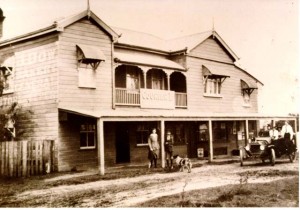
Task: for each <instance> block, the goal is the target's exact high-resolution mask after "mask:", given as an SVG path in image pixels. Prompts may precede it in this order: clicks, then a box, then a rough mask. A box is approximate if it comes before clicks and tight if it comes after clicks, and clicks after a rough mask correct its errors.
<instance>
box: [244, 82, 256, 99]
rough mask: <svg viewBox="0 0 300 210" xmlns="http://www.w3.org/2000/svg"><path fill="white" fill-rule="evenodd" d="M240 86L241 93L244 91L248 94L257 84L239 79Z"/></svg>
mask: <svg viewBox="0 0 300 210" xmlns="http://www.w3.org/2000/svg"><path fill="white" fill-rule="evenodd" d="M241 88H242V94H244V92H246V93H247V94H248V95H251V93H252V92H253V91H254V90H255V89H257V85H256V84H253V83H251V82H249V81H248V82H245V81H244V80H242V79H241Z"/></svg>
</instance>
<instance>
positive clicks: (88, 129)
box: [80, 124, 96, 149]
mask: <svg viewBox="0 0 300 210" xmlns="http://www.w3.org/2000/svg"><path fill="white" fill-rule="evenodd" d="M95 148H96V125H95V124H81V126H80V149H95Z"/></svg>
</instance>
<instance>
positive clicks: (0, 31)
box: [0, 8, 5, 39]
mask: <svg viewBox="0 0 300 210" xmlns="http://www.w3.org/2000/svg"><path fill="white" fill-rule="evenodd" d="M4 19H5V17H4V16H3V11H2V9H1V8H0V39H1V38H2V36H3V22H4Z"/></svg>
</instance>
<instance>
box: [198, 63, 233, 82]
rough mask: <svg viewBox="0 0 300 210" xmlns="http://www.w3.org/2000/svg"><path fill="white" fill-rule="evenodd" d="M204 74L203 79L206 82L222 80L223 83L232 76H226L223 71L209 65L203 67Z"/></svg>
mask: <svg viewBox="0 0 300 210" xmlns="http://www.w3.org/2000/svg"><path fill="white" fill-rule="evenodd" d="M202 73H203V78H204V80H205V81H206V80H207V79H208V78H210V79H220V80H221V83H223V82H224V81H225V79H226V78H227V77H230V76H228V75H226V74H224V73H223V71H222V70H221V69H218V68H216V67H213V66H208V65H202Z"/></svg>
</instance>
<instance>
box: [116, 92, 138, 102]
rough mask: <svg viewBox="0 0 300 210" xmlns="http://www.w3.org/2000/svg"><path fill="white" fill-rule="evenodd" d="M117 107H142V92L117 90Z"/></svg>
mask: <svg viewBox="0 0 300 210" xmlns="http://www.w3.org/2000/svg"><path fill="white" fill-rule="evenodd" d="M116 105H129V106H138V105H140V90H132V89H126V88H116Z"/></svg>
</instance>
